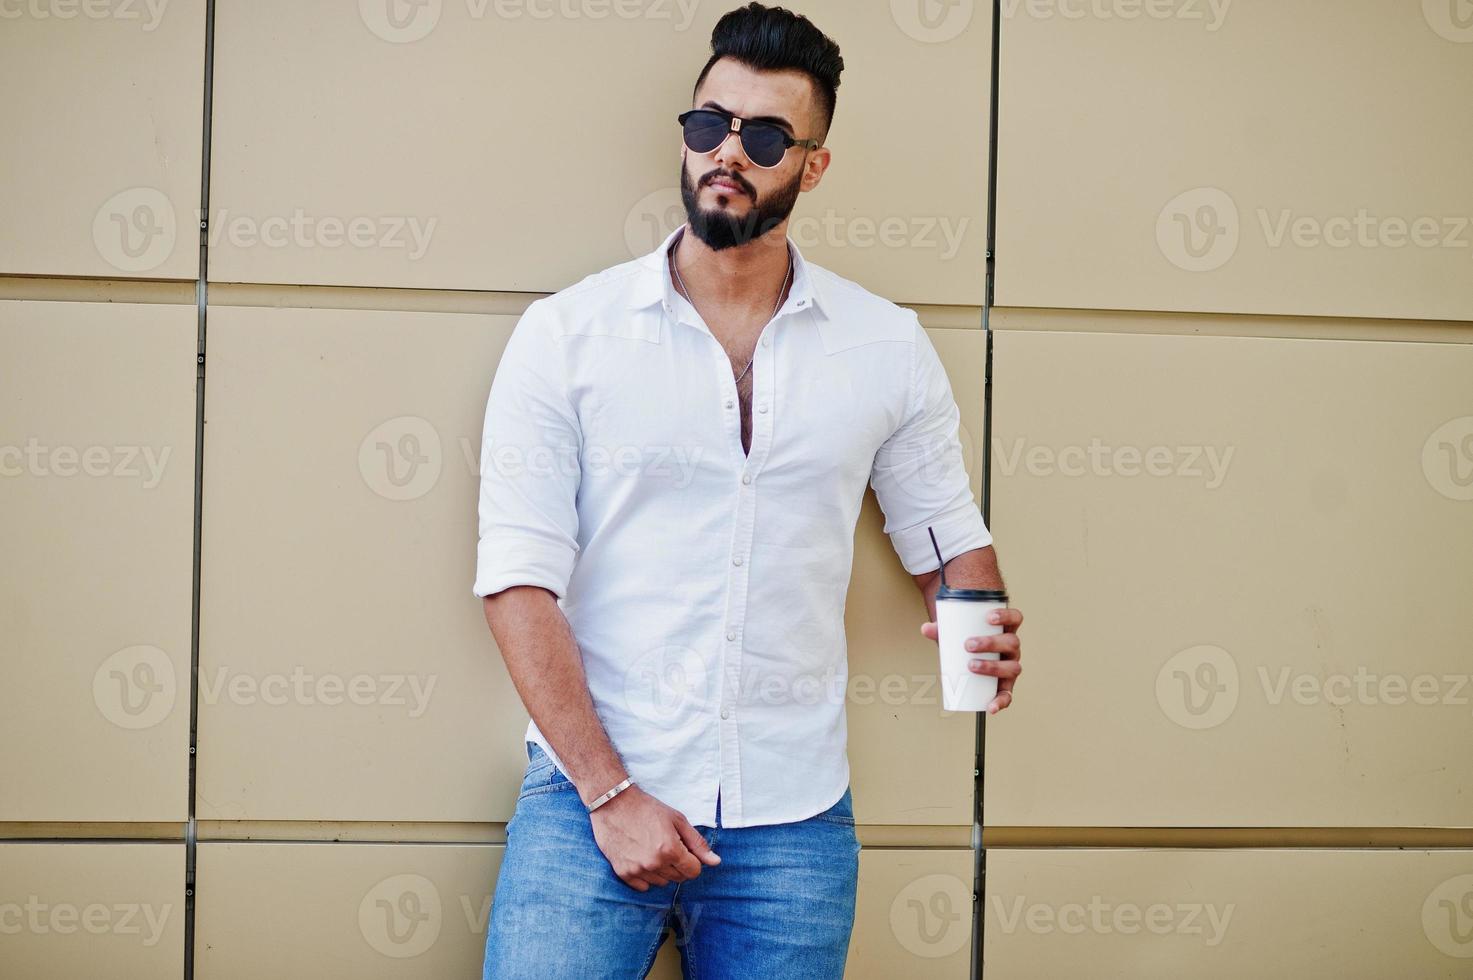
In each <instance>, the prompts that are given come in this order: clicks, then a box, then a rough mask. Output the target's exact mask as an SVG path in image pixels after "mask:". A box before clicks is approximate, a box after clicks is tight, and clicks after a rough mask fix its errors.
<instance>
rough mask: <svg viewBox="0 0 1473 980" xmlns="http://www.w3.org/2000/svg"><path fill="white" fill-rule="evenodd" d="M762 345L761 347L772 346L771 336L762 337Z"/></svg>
mask: <svg viewBox="0 0 1473 980" xmlns="http://www.w3.org/2000/svg"><path fill="white" fill-rule="evenodd" d="M762 346H763V347H771V346H772V338H771V337H763V338H762Z"/></svg>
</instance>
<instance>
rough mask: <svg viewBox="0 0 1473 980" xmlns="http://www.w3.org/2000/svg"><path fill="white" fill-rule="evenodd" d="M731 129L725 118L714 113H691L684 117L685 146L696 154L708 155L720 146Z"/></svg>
mask: <svg viewBox="0 0 1473 980" xmlns="http://www.w3.org/2000/svg"><path fill="white" fill-rule="evenodd" d="M730 129H731V125H730V123H728V122H727V121H726V118H725V117H723V116H719V115H717V114H716V113H714V112H702V111H699V110H698V111H696V112H692V113H691V114H690V115H688V116H686V117H685V145H686V146H688V147H690V148H691V150H693V151H694V152H696V153H710V152H711V151H712V150H714V149H716V147H718V146H720V145H721V141H722V140H724V139H726V134H727V132H728V131H729V130H730Z"/></svg>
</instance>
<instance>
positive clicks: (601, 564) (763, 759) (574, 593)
mask: <svg viewBox="0 0 1473 980" xmlns="http://www.w3.org/2000/svg"><path fill="white" fill-rule="evenodd" d="M678 233H679V229H677V230H676V231H675V232H672V233H671V234H670V235H669V236H667V237H666V239H665V241H664V242H662V243H661V244H660V246H659V247H658V248H656V249H655V250H654V251H653V252H650V253H648V254H646V255H644V256H641V257H640V258H637V259H632V260H630V261H628V262H624V263H621V264H619V265H616V266H612V267H611V268H608V269H605V270H603V271H602V272H598V273H595V274H593V275H590V276H588V277H586V278H585V279H583V280H582V281H580V282H578V283H576V284H574V285H572V286H569V287H568V288H566V289H563V290H561V291H559V292H557V293H555V294H553V295H551V296H547V297H545V298H542V299H538V300H536V301H535V302H533V303H532V304H531V306H529V307H528V308H527V310H526V312H525V313H524V314H523V315H522V317H521V319H520V320H519V321H518V322H517V325H516V327H515V329H514V330H513V332H512V336H511V338H510V340H509V341H508V343H507V347H506V351H505V353H504V354H503V356H502V358H501V362H500V364H499V365H498V367H497V369H496V376H495V379H494V381H493V383H492V386H491V394H490V397H489V399H488V400H487V405H486V420H485V429H484V433H483V437H482V446H481V491H480V546H479V549H478V553H477V567H476V578H475V585H474V592H475V594H476V595H478V596H486V595H490V594H492V593H495V592H499V591H501V590H502V589H506V588H509V587H511V586H515V585H536V586H542V587H543V588H546V589H550V590H551V591H552V592H553V593H555V594H556V595H557V597H558V603H559V606H560V607H561V609H562V611H563V614H564V615H565V616H566V617H567V620H568V622H569V624H570V625H571V626H572V629H573V634H574V636H575V637H576V639H577V642H578V647H579V650H580V651H581V653H582V658H583V666H584V671H585V674H586V676H587V679H588V687H589V691H590V692H591V694H592V696H593V703H594V706H595V708H596V709H597V711H598V715H599V718H600V719H601V720H602V722H603V724H604V727H605V729H606V730H607V732H608V735H609V738H610V740H611V741H612V743H613V746H614V748H615V750H616V751H617V752H618V753H619V755H620V757H621V758H622V759H623V761H624V765H625V767H626V769H627V770H628V772H629V775H630V777H631V778H632V779H633V780H634V782H636V783H637V784H639V785H640V786H641V787H642V788H643V789H644V790H645V791H646V792H648V793H651V794H653V795H654V796H655V797H657V798H658V799H660V800H662V801H663V802H665V803H666V804H668V805H670V806H672V807H674V808H675V809H677V810H679V811H680V812H681V813H683V814H684V815H685V817H686V819H687V820H689V821H690V822H691V823H692V824H693V825H705V826H714V825H715V822H716V821H715V817H716V793H717V787H718V786H719V787H720V790H721V818H722V824H723V825H724V826H730V827H746V826H753V825H759V824H772V823H785V822H789V821H794V820H802V819H805V818H807V817H811V816H813V815H814V814H817V813H820V812H822V811H824V810H826V809H828V808H829V807H830V806H832V805H833V804H834V803H836V802H838V800H839V798H840V797H841V796H842V795H843V794H844V790H845V788H846V787H847V785H848V782H849V760H848V757H847V752H846V746H847V731H846V717H845V697H844V695H845V692H846V689H847V682H848V659H847V648H846V645H845V635H844V601H845V596H846V594H847V592H848V587H849V577H850V571H851V568H852V565H853V555H854V529H855V524H856V522H857V520H858V517H859V510H860V505H861V503H862V502H863V499H864V491H865V486H866V484H870V485H873V487H874V489H875V493H876V497H877V499H878V501H879V503H880V506H881V508H882V510H883V511H884V514H885V533H886V534H888V535H889V536H890V540H891V542H892V544H893V545H894V547H895V550H896V552H897V553H898V555H899V556H900V560H901V563H902V564H903V565H904V566H905V569H906V571H908V572H910V573H911V574H920V573H923V572H928V571H934V570H935V569H936V567H937V562H936V556H935V552H934V551H933V550H932V546H931V540H930V538H929V536H928V535H927V533H926V528H927V527H928V526H930V527H932V528H934V529H935V532H936V537H937V540H938V541H939V543H940V545H941V549H942V553H943V555H944V556H945V557H946V559H947V560H948V561H950V560H951V558H953V557H955V556H956V555H958V554H961V553H962V552H965V551H970V550H972V549H974V548H981V547H985V546H986V545H988V544H990V543H991V541H992V535H991V534H990V533H989V531H988V529H987V527H986V525H985V524H984V523H983V521H982V515H981V512H980V511H979V510H978V507H977V502H976V498H975V497H974V496H973V494H972V491H971V487H970V485H969V483H968V479H967V473H966V470H965V467H964V464H963V462H962V451H961V444H960V442H959V440H958V437H957V427H958V422H959V419H960V413H959V412H958V410H957V406H956V402H955V401H954V399H953V397H952V394H951V386H950V384H949V382H948V381H947V377H946V374H945V371H944V370H943V368H942V365H941V361H940V359H939V358H938V357H937V355H936V351H935V348H934V347H933V346H932V344H931V341H930V339H929V338H928V337H927V335H926V332H925V330H924V329H922V327H921V325H920V321H919V320H918V319H917V317H916V314H915V313H914V312H913V311H911V310H908V309H905V308H903V307H899V306H896V305H895V304H893V303H891V302H889V301H887V300H884V299H882V298H880V297H878V296H875V295H874V294H872V293H870V292H868V291H867V290H865V289H864V288H862V287H861V286H859V285H857V284H856V283H853V282H851V281H849V280H847V279H844V278H842V277H840V276H838V275H835V274H834V273H832V272H830V271H828V270H827V269H824V268H821V267H819V266H816V265H812V264H809V263H807V262H805V261H804V260H803V257H802V255H801V253H799V251H798V248H797V246H796V245H795V244H794V243H793V240H792V238H791V237H790V238H788V247H789V248H790V249H791V250H792V255H793V261H794V266H793V284H792V289H791V291H790V293H789V295H788V298H787V300H786V302H785V303H784V304H783V306H782V309H781V310H779V311H778V313H777V315H776V316H774V317H773V319H772V320H771V321H770V322H769V323H768V324H767V325H766V327H764V328H763V330H762V333H761V335H760V339H759V341H758V343H757V346H756V358H755V360H754V361H753V363H752V367H751V373H752V379H753V389H752V443H751V454H750V456H748V455H746V454H744V453H743V451H742V445H741V419H740V411H739V409H738V403H737V392H736V385H735V378H734V375H733V370H732V365H731V361H730V359H729V358H728V356H727V354H726V352H725V351H724V350H723V349H722V346H721V344H720V343H719V342H718V341H717V340H716V338H715V336H714V335H712V333H711V331H710V329H709V328H708V327H707V326H706V324H705V322H704V321H703V320H702V319H701V316H700V314H699V313H697V312H696V310H695V308H694V307H693V306H691V305H690V304H689V303H688V302H687V301H686V300H685V299H684V297H682V296H681V295H680V293H679V292H677V291H676V290H675V288H674V286H673V284H672V283H671V282H670V276H669V273H668V271H667V270H668V265H667V261H668V259H667V254H666V250H667V249H668V248H669V246H670V244H671V242H672V241H673V240H674V238H675V236H676V234H678ZM917 601H919V595H917ZM918 611H920V608H919V607H918ZM526 738H527V740H528V741H533V742H536V743H538V744H539V745H541V746H542V748H543V749H544V750H545V751H546V752H547V754H548V755H549V756H551V757H552V759H553V761H554V762H556V763H557V765H558V766H559V768H564V767H563V765H562V761H561V760H560V759H559V758H558V756H557V753H555V752H554V751H553V749H552V746H551V745H549V744H548V742H547V739H546V738H544V737H543V735H542V733H541V732H540V731H539V730H538V727H537V724H536V722H535V721H533V722H531V723H529V724H528V726H527V734H526ZM564 771H566V769H565V768H564ZM608 788H609V787H603V786H600V787H589V789H591V790H593V791H595V792H600V793H601V792H603V791H604V790H605V789H608Z"/></svg>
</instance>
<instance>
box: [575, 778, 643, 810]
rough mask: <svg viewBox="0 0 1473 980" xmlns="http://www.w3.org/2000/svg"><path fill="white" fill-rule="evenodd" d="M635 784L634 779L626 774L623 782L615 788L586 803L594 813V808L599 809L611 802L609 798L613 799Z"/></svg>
mask: <svg viewBox="0 0 1473 980" xmlns="http://www.w3.org/2000/svg"><path fill="white" fill-rule="evenodd" d="M633 785H634V780H632V779H630V778H629V777H627V776H626V777H625V778H624V781H623V782H621V783H620V784H619V785H618V786H615V787H614V788H613V789H611V790H609V791H608V792H607V793H605V794H604V795H603V796H600V797H599V798H598V799H596V800H594V801H593V802H592V803H586V804H584V805H585V806H586V807H587V808H588V812H589V813H592V812H593V811H594V810H597V809H598V808H599V807H601V806H603V805H604V804H605V803H607V802H609V800H612V799H613V798H614V797H616V796H618V795H619V794H620V793H622V792H624V791H625V790H626V789H628V788H629V787H631V786H633Z"/></svg>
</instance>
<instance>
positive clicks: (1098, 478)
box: [986, 331, 1473, 827]
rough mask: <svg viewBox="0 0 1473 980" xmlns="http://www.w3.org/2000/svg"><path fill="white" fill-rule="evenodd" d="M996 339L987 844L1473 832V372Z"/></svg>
mask: <svg viewBox="0 0 1473 980" xmlns="http://www.w3.org/2000/svg"><path fill="white" fill-rule="evenodd" d="M995 340H996V348H995V355H994V356H995V370H996V381H995V391H994V399H995V400H994V407H995V415H994V423H993V424H994V429H993V435H994V447H993V459H992V466H993V469H992V473H993V479H994V482H993V507H994V509H995V511H996V512H997V513H998V514H999V515H1002V517H1001V519H1000V520H999V521H998V522H997V527H996V529H995V530H996V534H997V541H998V548H999V550H1000V551H1002V552H1003V553H1004V554H1006V555H1008V566H1007V567H1008V575H1009V580H1010V585H1011V586H1012V595H1013V601H1014V602H1015V603H1016V604H1017V605H1018V606H1019V607H1020V608H1023V609H1025V610H1026V614H1027V615H1028V616H1030V617H1031V620H1030V623H1029V624H1028V625H1027V626H1025V631H1026V632H1027V634H1028V645H1029V647H1030V649H1031V651H1032V656H1031V658H1030V659H1031V662H1030V663H1029V664H1028V666H1027V668H1026V672H1027V680H1026V682H1025V683H1026V692H1027V693H1026V695H1024V694H1023V691H1024V690H1025V688H1024V687H1023V685H1020V695H1022V697H1021V698H1020V703H1019V708H1018V710H1017V711H1016V712H1010V713H1009V716H1008V717H1007V718H1006V719H1005V720H1003V721H999V723H997V724H996V725H994V726H992V727H991V728H990V729H989V732H988V739H987V796H986V800H987V821H988V823H989V824H990V825H1066V826H1075V825H1082V826H1115V825H1124V826H1290V827H1293V826H1337V825H1349V826H1373V827H1375V826H1442V827H1452V826H1463V827H1466V826H1469V825H1470V817H1473V811H1470V809H1469V807H1468V805H1467V800H1466V798H1465V794H1464V790H1463V787H1465V786H1466V785H1467V784H1468V782H1469V780H1470V779H1473V762H1470V759H1469V756H1468V753H1467V752H1466V750H1465V747H1466V745H1467V744H1468V732H1469V724H1470V708H1469V705H1470V704H1473V678H1470V676H1469V657H1468V637H1469V636H1470V635H1473V609H1470V607H1469V606H1468V604H1467V603H1466V602H1465V601H1464V593H1465V592H1466V585H1467V583H1468V582H1469V581H1470V580H1473V521H1470V520H1469V519H1468V518H1469V510H1468V508H1469V507H1470V503H1469V499H1470V497H1473V493H1470V490H1469V485H1468V483H1469V481H1468V471H1469V469H1470V459H1469V458H1467V456H1466V449H1465V440H1466V439H1467V438H1468V437H1469V434H1470V433H1473V414H1470V412H1473V404H1470V402H1469V400H1468V392H1469V390H1470V389H1469V387H1468V384H1467V380H1468V379H1469V378H1470V377H1473V346H1470V345H1466V344H1416V343H1410V344H1403V343H1395V342H1360V341H1332V340H1284V339H1270V338H1249V337H1205V336H1199V337H1174V336H1156V335H1143V334H1138V335H1131V334H1114V333H1073V332H1061V331H1035V332H1028V331H1004V332H1001V333H999V334H998V335H997V336H996V338H995ZM1459 454H1464V455H1459ZM1460 471H1461V472H1462V474H1463V479H1462V480H1461V482H1460V481H1459V479H1458V474H1459V472H1460ZM1082 738H1083V739H1085V741H1081V739H1082ZM1089 744H1093V745H1095V746H1100V748H1097V749H1096V750H1095V751H1081V748H1082V747H1084V746H1085V745H1089ZM1104 746H1108V748H1104ZM1413 759H1415V760H1416V761H1415V763H1413V762H1411V760H1413ZM1269 760H1276V761H1275V762H1274V763H1273V764H1269Z"/></svg>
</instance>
